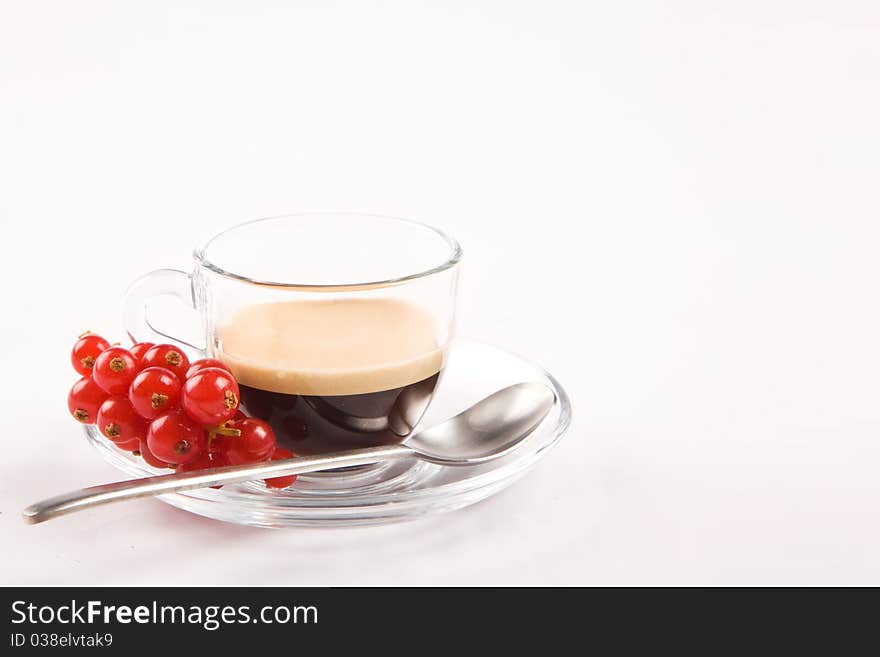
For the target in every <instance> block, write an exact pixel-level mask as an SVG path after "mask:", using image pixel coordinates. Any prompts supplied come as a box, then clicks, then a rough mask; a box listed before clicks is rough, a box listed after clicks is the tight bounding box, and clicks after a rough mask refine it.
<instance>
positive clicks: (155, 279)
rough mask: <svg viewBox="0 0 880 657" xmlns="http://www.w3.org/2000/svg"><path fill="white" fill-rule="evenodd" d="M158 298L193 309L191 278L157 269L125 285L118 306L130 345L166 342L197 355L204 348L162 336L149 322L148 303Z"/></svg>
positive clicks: (173, 270) (193, 298) (163, 334)
mask: <svg viewBox="0 0 880 657" xmlns="http://www.w3.org/2000/svg"><path fill="white" fill-rule="evenodd" d="M159 296H173V297H176V298H177V299H178V300H180V302H181V303H183V304H184V305H185V306H186V307H187V308H188V309H190V310H195V309H196V303H195V290H194V288H193V281H192V276H191V275H190V274H187V273H186V272H184V271H180V270H179V269H157V270H156V271H151V272H150V273H149V274H145V275H143V276H141V277H140V278H139V279H137V280H136V281H135V282H134V283H132V284H131V286H129V288H128V290H126V292H125V298H124V299H123V303H122V323H123V325H124V326H125V332H126V333H128V336H129V337H130V338H131V339H132V340H133V341H134V342H154V343H160V342H168V341H169V340H170V341H172V342H175V343H177V344H179V345H182V346H184V347H189V348H190V349H194V350H196V351H199V352H204V351H205V346H204V345H202V346H199V345H194V344H192V343H190V342H187V341H186V340H182V339H181V338H178V337H175V336H173V335H169V334H168V333H163V332H162V331H160V330H158V329H157V328H156V327H154V326H153V325H152V324H151V323H150V317H149V309H150V300H151V299H154V298H156V297H159Z"/></svg>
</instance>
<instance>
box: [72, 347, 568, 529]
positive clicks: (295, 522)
mask: <svg viewBox="0 0 880 657" xmlns="http://www.w3.org/2000/svg"><path fill="white" fill-rule="evenodd" d="M521 381H541V382H543V383H545V384H547V385H548V386H549V387H550V388H552V389H553V391H554V392H555V393H556V403H555V404H554V406H553V408H552V409H551V411H550V413H549V415H548V416H547V417H546V418H545V419H544V421H543V422H542V423H541V424H540V425H539V426H538V428H537V429H536V430H535V431H534V432H533V433H532V435H531V436H529V437H528V438H526V440H525V441H523V443H522V444H521V445H520V446H519V447H518V448H517V449H516V450H515V451H514V452H513V453H511V454H510V455H508V456H506V457H504V458H503V459H499V460H497V461H492V462H489V463H485V464H483V465H478V466H467V467H448V466H447V467H444V466H438V465H433V464H430V463H424V462H421V461H417V460H415V459H413V460H411V461H402V462H400V461H399V462H395V463H390V464H377V465H375V466H366V467H364V468H360V469H356V470H349V471H344V472H340V471H337V472H316V473H310V474H304V475H300V476H299V478H298V479H297V481H296V483H294V485H293V486H291V487H290V488H287V489H284V490H273V489H268V488H266V487H265V486H264V485H263V484H262V482H247V483H243V484H230V485H228V486H224V487H223V488H222V489H219V490H214V489H210V488H209V489H201V490H193V491H186V492H183V493H171V494H168V495H162V496H160V497H159V499H161V500H162V501H163V502H166V503H168V504H171V505H172V506H176V507H178V508H181V509H184V510H186V511H191V512H192V513H196V514H199V515H202V516H207V517H209V518H215V519H217V520H223V521H226V522H234V523H239V524H244V525H255V526H259V527H303V526H309V527H327V526H343V525H369V524H379V523H386V522H395V521H400V520H407V519H413V518H417V517H419V516H422V515H425V514H429V513H439V512H442V511H452V510H455V509H460V508H462V507H465V506H467V505H469V504H473V503H474V502H478V501H480V500H482V499H485V498H486V497H489V496H490V495H492V494H494V493H497V492H498V491H500V490H501V489H503V488H505V487H507V486H509V485H510V484H512V483H513V482H514V481H516V480H517V479H519V477H521V476H522V475H523V474H525V472H526V471H527V470H528V469H529V468H531V467H532V466H533V465H535V463H537V461H538V459H540V458H541V457H542V456H543V455H544V454H546V453H547V451H548V450H549V448H550V447H552V446H553V445H555V444H556V443H557V442H559V440H560V438H562V435H563V434H564V433H565V430H566V429H567V428H568V425H569V422H570V419H571V404H570V402H569V399H568V395H567V394H566V393H565V390H564V389H563V388H562V386H561V385H560V384H559V382H558V381H556V379H554V378H553V377H552V376H551V375H550V374H548V373H547V372H545V371H544V370H543V369H541V368H540V367H538V366H537V365H534V364H533V363H529V362H528V361H526V360H523V359H522V358H520V357H519V356H516V355H514V354H511V353H509V352H506V351H503V350H501V349H498V348H497V347H492V346H489V345H485V344H480V343H475V342H467V341H457V342H455V343H454V344H453V346H452V349H451V350H450V354H449V361H448V364H447V366H446V368H445V370H444V373H443V376H442V377H441V381H440V384H439V385H438V387H437V389H436V391H435V393H434V399H433V401H432V403H431V406H430V407H429V409H428V411H427V413H426V414H425V417H424V419H423V420H422V423H421V425H420V426H422V427H429V426H432V425H433V424H436V423H438V422H442V421H443V420H445V419H446V418H448V417H451V416H453V415H455V414H456V413H459V412H460V411H462V410H464V409H466V408H467V407H469V406H470V405H472V404H473V403H475V402H477V401H479V400H480V399H482V398H483V397H486V396H487V395H489V394H491V393H493V392H495V391H496V390H498V389H499V388H503V387H506V386H508V385H511V384H513V383H519V382H521ZM85 429H86V436H88V439H89V442H90V443H91V445H92V446H93V447H94V448H95V449H96V450H97V451H98V453H99V454H100V455H101V456H102V457H103V458H104V459H105V460H106V461H108V462H109V463H111V464H113V465H114V466H115V467H117V468H119V469H120V470H122V471H123V472H126V473H127V474H129V475H133V476H136V477H143V476H149V475H153V474H167V473H168V471H167V470H164V471H160V470H156V469H154V468H151V467H150V466H148V465H147V464H146V463H144V461H143V460H141V459H140V458H139V457H136V456H134V455H132V454H130V453H128V452H123V451H120V450H119V449H117V448H116V447H114V446H113V444H112V443H111V442H110V441H108V440H107V439H105V438H104V437H103V436H102V435H101V434H100V433H99V432H98V431H97V430H96V429H95V427H94V426H92V425H90V426H87V427H86V428H85ZM416 431H418V429H416Z"/></svg>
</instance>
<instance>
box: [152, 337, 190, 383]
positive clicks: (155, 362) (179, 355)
mask: <svg viewBox="0 0 880 657" xmlns="http://www.w3.org/2000/svg"><path fill="white" fill-rule="evenodd" d="M141 365H142V366H143V367H164V368H165V369H166V370H171V371H172V372H174V373H175V374H176V375H177V378H178V379H180V380H181V382H182V381H184V380H185V379H186V371H187V370H188V369H189V358H187V357H186V354H185V353H183V352H182V351H181V350H180V347H176V346H174V345H173V344H157V345H155V346H153V347H150V348H149V349H147V351H146V352H145V353H144V355H143V357H142V358H141Z"/></svg>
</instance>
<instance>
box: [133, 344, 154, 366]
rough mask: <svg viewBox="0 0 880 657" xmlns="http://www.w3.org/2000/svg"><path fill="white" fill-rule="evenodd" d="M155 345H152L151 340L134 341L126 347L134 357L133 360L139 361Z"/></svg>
mask: <svg viewBox="0 0 880 657" xmlns="http://www.w3.org/2000/svg"><path fill="white" fill-rule="evenodd" d="M155 346H156V345H154V344H153V343H152V342H135V343H134V344H133V345H131V347H129V348H128V350H129V351H130V352H131V355H132V356H134V357H135V360H137V362H138V363H140V362H141V360H142V359H143V357H144V354H145V353H147V352H148V351H149V350H150V349H152V348H153V347H155Z"/></svg>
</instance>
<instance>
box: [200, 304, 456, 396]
mask: <svg viewBox="0 0 880 657" xmlns="http://www.w3.org/2000/svg"><path fill="white" fill-rule="evenodd" d="M214 350H215V356H216V357H217V358H219V359H220V360H222V361H223V362H224V363H225V364H226V365H227V367H229V368H230V370H232V373H233V374H234V375H235V378H236V379H238V382H239V383H242V384H244V385H246V386H250V387H252V388H260V389H262V390H268V391H271V392H280V393H286V394H293V395H322V396H324V395H356V394H363V393H369V392H379V391H382V390H391V389H394V388H402V387H404V386H407V385H410V384H412V383H416V382H418V381H422V380H424V379H427V378H428V377H430V376H433V375H434V374H436V373H437V372H439V371H440V368H441V367H442V366H443V352H442V350H441V349H440V348H439V347H438V345H437V339H436V326H435V323H434V320H433V318H432V317H431V316H430V315H429V314H428V313H427V312H425V311H423V310H421V309H420V308H417V307H416V306H414V305H412V304H409V303H406V302H403V301H398V300H395V299H368V298H363V299H332V300H305V301H287V302H279V303H262V304H255V305H250V306H245V307H242V308H240V309H239V310H238V311H237V312H236V313H235V314H234V315H233V316H232V318H231V319H230V320H229V321H228V322H227V323H226V324H225V325H223V326H221V327H220V328H219V329H218V331H217V338H216V340H215V347H214Z"/></svg>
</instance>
